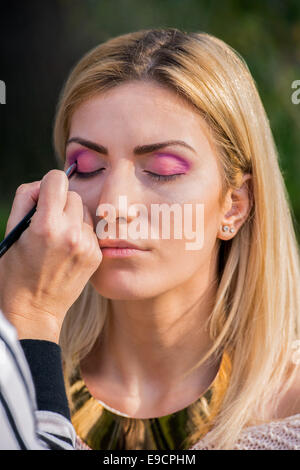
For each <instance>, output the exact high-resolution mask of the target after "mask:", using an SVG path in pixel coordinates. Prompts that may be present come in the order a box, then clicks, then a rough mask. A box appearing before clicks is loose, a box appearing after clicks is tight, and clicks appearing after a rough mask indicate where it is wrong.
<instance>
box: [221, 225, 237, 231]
mask: <svg viewBox="0 0 300 470" xmlns="http://www.w3.org/2000/svg"><path fill="white" fill-rule="evenodd" d="M222 230H223V232H228V230H229V231H230V232H231V233H234V232H235V228H234V227H230V229H229V226H228V225H223V227H222Z"/></svg>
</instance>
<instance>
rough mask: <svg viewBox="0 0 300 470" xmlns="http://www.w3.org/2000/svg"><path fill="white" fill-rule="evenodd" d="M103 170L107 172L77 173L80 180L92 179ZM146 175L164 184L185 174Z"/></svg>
mask: <svg viewBox="0 0 300 470" xmlns="http://www.w3.org/2000/svg"><path fill="white" fill-rule="evenodd" d="M102 170H105V168H100V169H99V170H96V171H92V172H84V173H80V172H79V171H76V172H75V173H76V174H77V175H78V177H79V178H90V177H92V176H95V175H96V174H97V173H100V172H101V171H102ZM145 173H147V174H148V175H149V176H150V178H152V179H154V180H155V181H162V182H167V181H171V180H175V179H176V178H178V177H179V176H181V175H183V174H184V173H177V174H175V175H158V174H156V173H152V172H151V171H145Z"/></svg>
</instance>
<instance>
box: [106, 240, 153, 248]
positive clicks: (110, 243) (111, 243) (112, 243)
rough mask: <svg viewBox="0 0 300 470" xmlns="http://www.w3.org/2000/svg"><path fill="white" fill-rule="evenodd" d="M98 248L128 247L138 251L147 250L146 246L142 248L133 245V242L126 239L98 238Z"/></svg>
mask: <svg viewBox="0 0 300 470" xmlns="http://www.w3.org/2000/svg"><path fill="white" fill-rule="evenodd" d="M99 245H100V248H101V249H102V248H128V249H131V250H139V251H149V250H148V249H146V248H142V247H140V246H137V245H135V244H134V243H131V242H128V241H127V240H111V239H107V240H102V241H101V240H99Z"/></svg>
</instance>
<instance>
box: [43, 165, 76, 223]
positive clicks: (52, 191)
mask: <svg viewBox="0 0 300 470" xmlns="http://www.w3.org/2000/svg"><path fill="white" fill-rule="evenodd" d="M68 188H69V180H68V177H67V175H66V174H65V172H63V171H62V170H56V169H54V170H50V171H49V172H48V173H47V174H46V175H45V176H44V177H43V179H42V181H41V186H40V194H39V200H38V203H37V215H38V217H39V222H41V223H43V222H46V221H47V223H50V224H54V223H55V222H57V221H58V219H59V217H60V216H61V215H62V213H63V211H64V207H65V205H66V202H67V193H68Z"/></svg>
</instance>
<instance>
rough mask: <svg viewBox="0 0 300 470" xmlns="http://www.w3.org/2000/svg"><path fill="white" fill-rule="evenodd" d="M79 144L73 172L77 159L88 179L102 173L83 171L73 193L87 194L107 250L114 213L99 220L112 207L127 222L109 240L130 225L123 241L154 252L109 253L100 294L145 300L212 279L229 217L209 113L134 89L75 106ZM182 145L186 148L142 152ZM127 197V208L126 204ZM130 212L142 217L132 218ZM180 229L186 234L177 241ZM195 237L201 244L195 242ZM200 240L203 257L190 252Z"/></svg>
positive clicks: (72, 151) (146, 86)
mask: <svg viewBox="0 0 300 470" xmlns="http://www.w3.org/2000/svg"><path fill="white" fill-rule="evenodd" d="M75 138H76V140H77V141H74V140H73V141H72V142H69V143H68V144H67V148H66V162H65V169H67V168H68V166H70V165H71V163H72V162H73V161H74V160H75V159H77V164H78V171H79V172H82V173H91V172H94V174H91V175H85V176H84V177H82V176H81V177H80V176H79V175H78V174H75V175H74V176H73V177H72V180H70V187H69V189H70V190H72V191H76V192H77V193H79V194H80V196H81V198H82V201H83V203H84V204H85V205H86V206H87V207H88V208H89V211H90V213H91V215H92V218H93V222H94V229H95V232H97V234H98V235H97V238H98V240H99V243H104V242H105V239H104V238H105V235H104V234H103V231H102V232H101V231H100V230H99V227H100V224H99V222H100V221H101V220H102V222H103V217H102V216H103V215H104V214H105V211H103V210H100V212H99V213H98V215H97V214H96V211H97V208H98V207H99V206H100V207H101V205H102V204H109V205H110V207H112V208H114V209H115V211H116V218H118V217H124V218H125V221H126V223H125V224H124V220H123V224H122V226H121V222H120V224H119V220H118V219H117V220H114V221H113V220H112V219H111V225H110V229H112V227H114V228H115V229H116V232H115V234H114V235H110V238H113V239H119V238H122V235H121V233H124V232H120V231H119V230H120V229H122V230H124V228H126V229H127V236H125V237H124V235H123V238H125V239H126V240H127V241H132V242H133V243H134V244H135V245H138V246H139V247H142V248H144V249H145V251H137V252H136V253H135V254H133V255H131V256H126V257H124V256H123V257H121V256H117V257H112V256H110V255H109V254H108V252H107V254H106V253H105V251H106V250H105V249H103V251H102V252H103V259H102V262H101V264H100V266H99V268H98V269H97V271H96V272H95V273H94V274H93V276H92V278H91V283H92V284H93V286H94V288H95V289H96V290H97V291H98V292H99V293H100V294H101V295H103V296H104V297H106V298H110V299H124V300H125V299H142V298H150V297H155V296H157V295H159V294H162V293H164V292H166V291H169V290H171V289H174V288H176V287H178V286H182V285H183V284H186V283H188V282H190V281H191V280H192V279H195V276H196V278H197V279H200V278H202V280H204V279H206V280H207V279H208V275H211V269H212V266H213V265H212V263H211V261H212V260H213V259H215V258H214V256H215V254H216V248H217V246H216V239H217V236H218V231H219V227H220V221H221V217H222V213H221V207H220V206H219V197H220V192H221V175H220V171H219V167H218V163H217V156H216V154H215V152H214V150H213V149H212V147H211V145H210V143H209V140H208V134H207V129H206V128H205V127H204V122H203V120H202V118H201V117H200V115H199V114H197V113H196V112H195V110H194V109H193V108H192V107H191V106H190V105H189V104H188V103H187V102H185V101H184V100H183V99H182V98H180V97H179V96H177V95H176V94H175V93H174V92H173V91H171V90H169V89H166V88H163V87H161V86H159V85H157V84H155V83H152V82H137V81H135V82H128V83H124V84H122V85H119V86H117V87H115V88H113V89H111V90H109V91H108V92H106V93H105V94H99V95H97V96H96V97H93V98H91V99H89V100H87V101H86V102H84V103H83V104H82V105H80V106H79V107H78V108H77V109H76V111H75V113H74V114H73V117H72V121H71V128H70V133H69V141H70V140H71V139H75ZM175 140H176V141H181V142H183V144H182V145H180V144H172V145H168V146H165V147H161V148H157V149H151V148H148V149H147V148H144V149H143V148H141V149H140V150H139V151H138V150H137V151H135V150H134V149H135V148H136V147H143V146H148V145H150V144H157V143H162V142H167V141H175ZM80 141H81V143H80ZM83 141H85V142H83ZM91 143H92V144H91ZM184 143H185V144H186V145H184ZM90 144H91V145H90ZM97 146H98V147H99V148H98V147H97ZM90 147H92V148H90ZM105 149H106V150H105ZM97 170H99V171H97ZM151 173H154V174H156V175H161V178H160V179H157V178H156V177H155V176H154V177H153V175H151ZM172 175H178V176H176V177H172ZM163 176H167V177H169V178H165V179H163V178H162V177H163ZM121 196H123V202H124V201H126V205H127V210H126V209H125V208H124V206H123V207H122V206H119V197H121ZM136 204H142V205H143V210H142V211H141V212H138V211H137V212H134V210H133V209H136V207H134V205H136ZM161 204H164V205H165V206H164V208H165V209H166V208H167V210H164V211H163V216H162V215H161V216H160V219H159V221H160V223H159V224H158V222H157V219H155V218H154V217H153V215H152V214H151V211H152V210H153V207H155V206H156V207H163V206H160V205H161ZM173 204H174V205H175V206H176V208H177V209H176V210H177V212H175V213H174V214H175V215H174V214H173V213H172V210H171V208H172V205H173ZM130 206H133V207H132V210H133V212H130V213H129V212H128V209H129V207H130ZM201 208H203V217H204V218H202V216H201V214H202V212H201V210H202V209H201ZM190 209H191V212H189V210H190ZM185 211H186V212H185ZM101 214H102V215H101ZM106 214H107V213H106ZM168 214H169V215H168ZM185 214H186V216H185ZM162 218H163V219H164V223H165V224H166V225H165V228H164V232H163V226H162ZM154 219H155V220H154ZM138 222H139V223H138ZM175 222H176V224H177V226H178V227H179V228H180V229H181V233H180V231H179V232H177V235H176V236H175V232H174V224H175ZM98 224H99V225H98ZM178 224H179V225H178ZM168 225H169V230H170V232H169V233H168V230H167V231H165V230H166V226H168ZM107 229H108V226H106V229H105V228H104V230H107ZM131 229H132V231H130V230H131ZM134 229H135V231H134ZM102 230H103V226H102ZM143 230H144V231H143ZM145 230H146V231H147V235H146V236H145V233H146V232H145ZM191 231H192V233H193V234H194V238H192V239H191V238H188V235H189V232H191ZM111 233H112V232H111ZM163 233H164V234H163ZM133 234H136V235H133ZM141 234H143V235H141ZM99 236H100V237H102V240H100V239H99ZM133 237H134V238H133ZM137 237H139V238H137ZM142 237H143V238H142ZM197 240H198V242H199V241H200V243H198V246H197V249H196V250H195V249H187V245H186V244H187V243H191V244H194V246H195V245H196V241H197Z"/></svg>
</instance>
